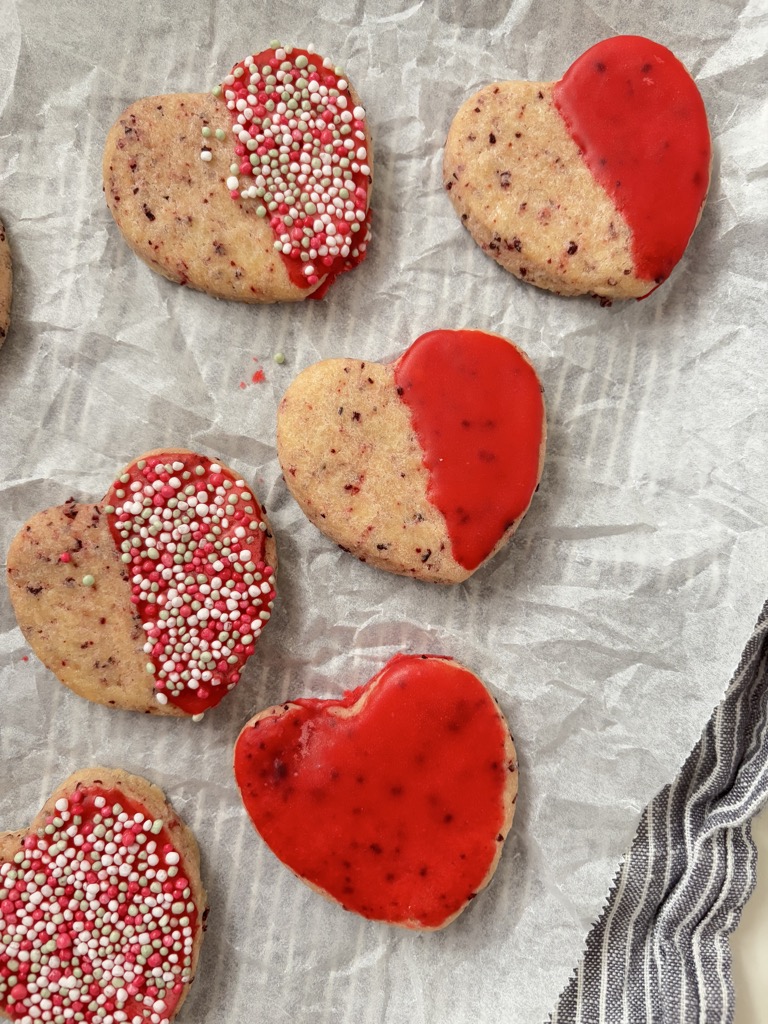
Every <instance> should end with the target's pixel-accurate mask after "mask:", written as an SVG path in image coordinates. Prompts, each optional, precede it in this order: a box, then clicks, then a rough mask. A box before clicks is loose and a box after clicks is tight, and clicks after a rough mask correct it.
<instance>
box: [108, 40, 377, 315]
mask: <svg viewBox="0 0 768 1024" xmlns="http://www.w3.org/2000/svg"><path fill="white" fill-rule="evenodd" d="M371 166H372V152H371V143H370V138H369V135H368V126H367V120H366V116H365V110H364V109H363V107H362V106H361V105H360V99H359V97H358V96H357V93H356V92H355V91H354V90H353V89H352V88H351V86H350V85H349V83H348V81H347V80H346V78H345V76H344V74H343V72H342V71H341V70H340V69H339V68H335V67H334V66H333V64H332V63H331V61H330V60H328V59H327V58H326V59H324V58H322V57H320V56H318V55H317V54H316V53H314V52H312V51H311V50H305V49H298V48H294V47H290V46H289V47H282V46H280V44H275V45H273V46H272V47H270V48H269V49H267V50H263V51H262V52H261V53H257V54H255V55H249V56H248V57H246V58H245V59H244V60H242V61H240V62H239V63H238V64H236V65H235V66H234V68H232V71H231V72H230V73H229V74H228V75H227V76H226V78H225V79H224V82H223V84H222V85H221V86H217V87H216V88H215V89H214V90H213V94H212V95H211V94H174V95H169V96H153V97H149V98H147V99H142V100H139V101H138V102H136V103H134V104H132V105H131V106H130V107H128V109H127V110H125V111H124V112H123V113H122V115H121V116H120V118H119V119H118V121H117V122H116V123H115V125H114V126H113V128H112V130H111V131H110V133H109V135H108V137H107V142H106V146H105V150H104V161H103V172H104V191H105V194H106V198H107V205H108V206H109V209H110V211H111V212H112V215H113V216H114V218H115V221H116V222H117V225H118V227H119V228H120V230H121V231H122V233H123V235H124V236H125V239H126V241H127V242H128V244H129V245H130V246H131V248H132V249H133V250H134V251H135V252H136V253H137V255H139V256H140V257H141V258H142V259H143V260H145V261H146V262H147V263H148V264H149V265H150V267H152V269H153V270H156V271H158V272H159V273H161V274H163V275H164V276H165V277H168V278H170V279H171V280H172V281H177V282H178V283H180V284H186V285H189V286H191V287H193V288H199V289H201V290H202V291H206V292H209V293H210V294H211V295H215V296H216V297H217V298H226V299H238V300H240V301H242V302H278V301H296V300H299V299H305V298H309V297H311V298H316V299H318V298H322V296H323V295H324V294H325V292H326V291H327V290H328V288H329V287H330V285H331V284H332V282H333V281H334V280H335V278H336V277H338V275H339V274H341V273H343V272H344V271H346V270H351V269H352V268H353V267H355V266H356V265H357V264H358V263H359V262H360V261H361V260H362V259H363V258H364V256H365V251H366V247H367V244H368V239H369V217H368V205H369V198H370V188H371V183H372V180H373V177H372V170H371Z"/></svg>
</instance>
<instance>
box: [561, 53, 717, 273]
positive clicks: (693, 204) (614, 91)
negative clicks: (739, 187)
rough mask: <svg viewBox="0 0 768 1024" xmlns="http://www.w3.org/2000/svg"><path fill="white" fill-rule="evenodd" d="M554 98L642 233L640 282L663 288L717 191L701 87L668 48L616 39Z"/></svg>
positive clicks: (579, 66)
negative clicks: (709, 194) (711, 174)
mask: <svg viewBox="0 0 768 1024" xmlns="http://www.w3.org/2000/svg"><path fill="white" fill-rule="evenodd" d="M554 100H555V106H556V107H557V109H558V110H559V112H560V114H561V115H562V117H563V119H564V120H565V123H566V125H567V127H568V131H569V132H570V134H571V136H572V137H573V139H574V141H575V142H576V144H577V145H578V147H579V149H581V151H582V153H583V154H584V159H585V161H586V163H587V166H588V167H589V169H590V171H591V172H592V174H593V176H594V177H595V179H596V180H597V181H598V183H599V184H600V185H601V186H602V187H603V188H604V189H605V191H606V192H607V193H608V195H609V196H610V197H611V199H612V200H613V202H614V203H615V205H616V208H617V209H618V210H619V211H620V212H621V214H622V215H623V216H624V218H625V220H626V222H627V224H628V225H629V227H630V230H631V231H632V252H633V257H634V262H635V274H636V275H637V276H638V277H639V278H641V279H642V280H647V281H653V282H654V283H655V284H656V285H659V284H661V282H662V281H664V280H666V278H667V277H669V275H670V273H671V272H672V269H673V267H674V266H675V264H676V263H677V262H678V260H679V259H680V257H681V256H682V255H683V252H684V251H685V247H686V245H687V244H688V240H689V239H690V237H691V235H692V233H693V229H694V228H695V227H696V223H697V221H698V218H699V213H700V212H701V208H702V206H703V205H704V200H705V199H706V196H707V189H708V188H709V168H710V162H711V143H710V138H709V127H708V125H707V114H706V110H705V109H704V102H703V100H702V98H701V95H700V93H699V90H698V89H697V88H696V84H695V83H694V81H693V79H692V78H691V76H690V75H689V74H688V72H687V71H686V69H685V68H684V67H683V65H682V64H681V63H680V61H679V60H678V59H677V57H675V55H674V54H673V53H671V51H670V50H668V49H667V48H666V47H664V46H660V45H659V44H658V43H654V42H652V41H651V40H650V39H644V38H643V37H642V36H616V37H615V38H613V39H605V40H603V42H600V43H597V44H596V45H595V46H593V47H592V48H591V49H589V50H587V52H586V53H584V54H582V56H581V57H579V58H578V60H576V61H575V62H574V63H573V64H572V65H571V67H570V68H569V69H568V71H566V73H565V75H563V78H562V80H561V81H560V82H558V83H557V84H556V85H555V87H554ZM651 290H652V289H651Z"/></svg>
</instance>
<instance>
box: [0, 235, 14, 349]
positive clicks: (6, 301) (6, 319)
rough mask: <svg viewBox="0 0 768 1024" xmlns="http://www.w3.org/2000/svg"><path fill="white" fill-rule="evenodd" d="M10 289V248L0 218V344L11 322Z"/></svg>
mask: <svg viewBox="0 0 768 1024" xmlns="http://www.w3.org/2000/svg"><path fill="white" fill-rule="evenodd" d="M12 291H13V274H12V271H11V250H10V249H9V248H8V239H7V238H6V236H5V228H4V227H3V222H2V221H1V220H0V345H2V344H3V342H4V341H5V338H6V335H7V334H8V327H9V325H10V322H11V293H12Z"/></svg>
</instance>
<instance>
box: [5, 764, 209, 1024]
mask: <svg viewBox="0 0 768 1024" xmlns="http://www.w3.org/2000/svg"><path fill="white" fill-rule="evenodd" d="M206 913H207V910H206V895H205V890H204V889H203V886H202V882H201V879H200V857H199V853H198V849H197V843H196V842H195V838H194V836H193V835H192V833H191V832H190V831H189V829H188V828H187V827H186V826H185V825H184V823H183V822H182V821H181V819H180V818H179V817H178V816H177V815H176V814H175V813H174V811H173V809H172V808H171V807H170V805H169V804H168V803H167V802H166V800H165V798H164V796H163V794H162V792H161V791H160V790H159V789H158V788H157V787H156V786H153V785H151V784H150V783H148V782H146V781H145V780H144V779H142V778H139V777H137V776H135V775H128V774H127V773H126V772H123V771H117V770H114V769H109V768H90V769H86V770H84V771H79V772H76V773H75V774H74V775H72V776H70V777H69V778H68V779H67V780H66V781H65V782H64V783H62V785H61V786H59V788H58V789H57V790H56V792H55V793H54V794H53V795H52V796H51V797H50V799H49V800H48V801H47V803H46V804H45V806H44V807H43V809H42V811H41V812H40V813H39V814H38V815H37V817H36V818H35V820H34V821H33V822H32V824H31V825H30V827H29V828H28V829H23V830H21V831H18V832H4V833H0V1017H4V1018H9V1019H10V1020H13V1021H19V1022H22V1024H32V1022H33V1021H41V1022H42V1021H51V1022H55V1024H60V1022H68V1021H83V1022H85V1024H97V1022H106V1021H113V1022H119V1021H124V1022H130V1024H168V1021H170V1020H171V1019H172V1018H173V1017H175V1015H176V1013H177V1012H178V1010H179V1008H180V1006H181V1004H182V1003H183V1002H184V999H185V998H186V995H187V993H188V991H189V987H190V985H191V984H192V981H193V979H194V975H195V969H196V966H197V959H198V955H199V952H200V945H201V943H202V939H203V924H204V919H205V915H206Z"/></svg>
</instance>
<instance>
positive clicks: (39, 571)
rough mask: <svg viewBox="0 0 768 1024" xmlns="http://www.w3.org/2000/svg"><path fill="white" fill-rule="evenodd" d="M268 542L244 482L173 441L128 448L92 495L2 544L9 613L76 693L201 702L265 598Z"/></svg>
mask: <svg viewBox="0 0 768 1024" xmlns="http://www.w3.org/2000/svg"><path fill="white" fill-rule="evenodd" d="M275 560H276V552H275V543H274V540H273V538H272V534H271V532H270V530H269V524H268V523H267V520H266V517H265V516H264V513H263V511H262V509H261V507H260V505H259V503H258V501H257V500H256V498H255V496H254V494H253V492H252V490H251V489H250V488H249V487H247V486H246V484H245V483H244V481H243V480H240V479H238V477H237V475H236V474H235V473H233V472H232V471H231V470H229V469H227V468H226V467H225V466H222V465H219V464H218V463H215V462H212V461H211V459H209V458H207V457H206V456H204V455H197V454H195V453H194V452H188V451H184V450H182V449H167V448H164V449H160V450H158V451H153V452H149V453H148V454H147V455H143V456H141V457H140V458H138V459H135V460H134V461H133V462H132V463H131V464H130V465H129V466H127V468H126V469H125V470H124V471H123V472H122V473H121V474H120V475H119V477H118V479H117V480H116V481H115V483H114V484H113V485H112V486H111V487H110V489H109V491H108V492H107V495H106V497H105V498H104V500H103V501H102V502H100V503H99V504H97V505H82V504H79V503H77V502H75V501H74V500H72V499H70V501H68V502H67V503H66V504H65V505H60V506H58V507H57V508H51V509H47V510H46V511H44V512H40V513H38V515H36V516H34V517H33V518H32V519H30V520H29V522H27V523H26V524H25V525H24V526H23V527H22V528H21V530H20V531H19V533H18V534H17V535H16V537H15V538H14V540H13V543H12V544H11V547H10V550H9V552H8V586H9V590H10V596H11V601H12V603H13V607H14V611H15V612H16V618H17V619H18V622H19V626H20V627H21V630H22V632H23V633H24V636H25V637H26V639H27V641H28V642H29V644H30V646H31V647H32V649H33V651H34V652H35V654H37V656H38V657H39V658H40V660H41V661H42V662H44V664H45V665H47V666H48V668H49V669H50V670H51V671H52V672H53V673H54V674H55V675H57V676H58V677H59V679H60V680H61V681H62V682H63V683H65V684H66V685H67V686H68V687H69V688H70V689H72V690H74V691H75V693H78V694H80V696H82V697H87V698H88V700H93V701H96V702H98V703H100V704H107V705H110V706H112V707H120V708H127V709H130V710H133V711H149V712H153V713H155V714H168V715H192V716H200V715H202V714H203V712H205V711H206V710H207V709H208V708H211V707H214V706H215V705H216V704H218V703H219V701H220V700H221V699H222V697H224V696H225V694H227V693H228V692H229V690H231V689H232V688H233V687H234V686H235V684H236V683H237V682H238V680H239V678H240V673H241V672H242V669H243V666H244V665H245V663H246V661H247V660H248V658H249V657H250V655H251V654H253V651H254V647H255V645H256V642H257V640H258V638H259V636H260V635H261V631H262V629H263V627H264V625H265V623H266V622H267V621H268V619H269V617H270V611H271V608H272V603H273V601H274V598H275V579H274V566H275V564H276V563H275Z"/></svg>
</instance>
